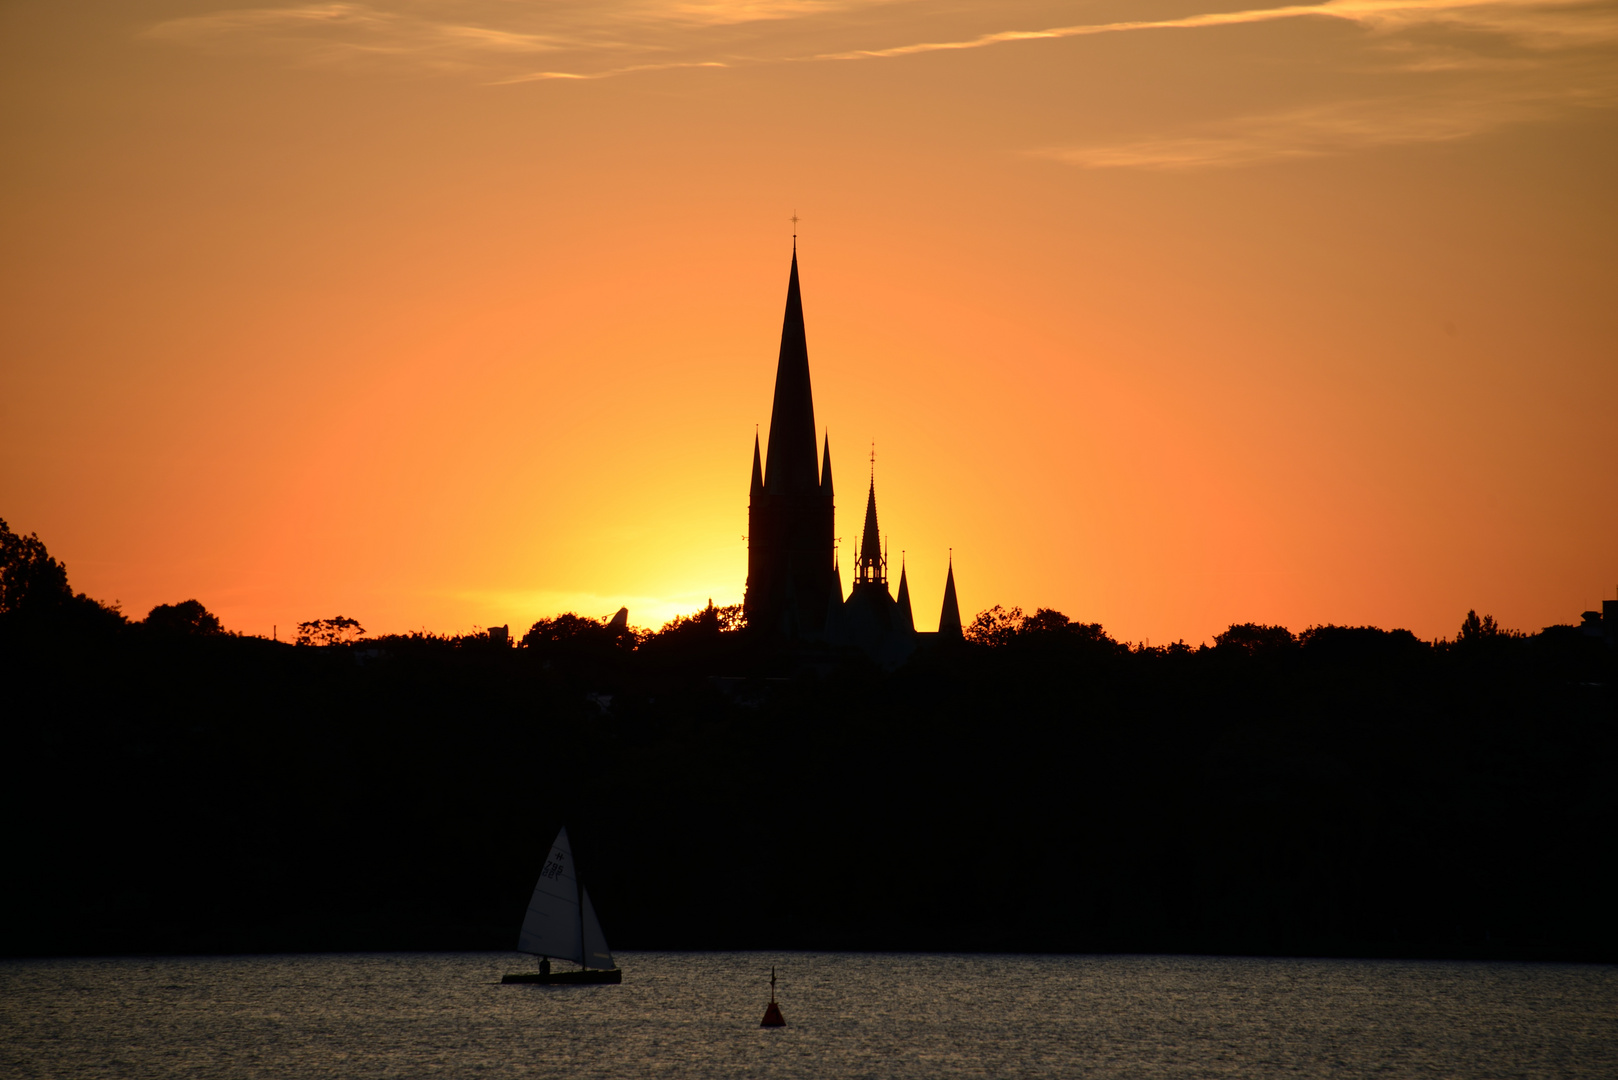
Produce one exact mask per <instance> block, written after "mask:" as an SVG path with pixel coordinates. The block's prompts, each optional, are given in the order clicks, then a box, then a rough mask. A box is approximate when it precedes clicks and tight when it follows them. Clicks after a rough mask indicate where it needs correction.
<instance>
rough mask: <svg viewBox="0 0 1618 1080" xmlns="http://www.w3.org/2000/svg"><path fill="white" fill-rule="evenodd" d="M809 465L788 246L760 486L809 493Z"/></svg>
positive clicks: (811, 434) (797, 308)
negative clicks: (788, 274) (784, 297)
mask: <svg viewBox="0 0 1618 1080" xmlns="http://www.w3.org/2000/svg"><path fill="white" fill-rule="evenodd" d="M819 473H820V470H819V469H818V468H816V464H815V403H814V395H813V394H812V393H811V392H810V389H809V343H808V339H807V338H806V336H805V334H804V329H803V297H802V295H801V294H800V292H799V289H798V249H797V244H796V243H794V244H793V248H792V275H791V277H790V278H788V280H787V309H786V315H785V317H783V318H782V320H781V354H780V358H779V359H778V360H777V361H776V366H775V403H774V405H773V407H772V408H771V410H770V441H769V447H768V453H767V455H766V456H765V459H764V487H765V489H766V490H768V491H769V492H770V494H772V495H800V494H802V495H807V494H813V493H814V492H815V491H816V489H817V488H818V487H819V486H820V476H819Z"/></svg>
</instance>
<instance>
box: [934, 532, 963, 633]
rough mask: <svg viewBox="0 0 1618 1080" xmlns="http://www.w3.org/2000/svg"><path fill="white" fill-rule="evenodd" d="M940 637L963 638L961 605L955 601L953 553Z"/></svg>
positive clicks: (940, 621) (940, 617)
mask: <svg viewBox="0 0 1618 1080" xmlns="http://www.w3.org/2000/svg"><path fill="white" fill-rule="evenodd" d="M938 635H939V636H940V637H952V638H958V637H960V636H961V605H960V603H959V602H958V601H957V600H956V599H955V556H954V554H953V553H952V554H951V555H950V560H949V576H948V577H946V578H945V579H944V610H943V611H942V612H940V613H939V616H938Z"/></svg>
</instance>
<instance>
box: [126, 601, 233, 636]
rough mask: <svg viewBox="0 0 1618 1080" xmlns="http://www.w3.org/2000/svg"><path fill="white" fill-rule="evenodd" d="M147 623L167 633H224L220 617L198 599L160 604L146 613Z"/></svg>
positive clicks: (192, 634)
mask: <svg viewBox="0 0 1618 1080" xmlns="http://www.w3.org/2000/svg"><path fill="white" fill-rule="evenodd" d="M145 625H146V626H147V627H148V628H149V629H152V630H159V631H162V632H163V633H166V634H185V635H190V636H193V637H206V636H208V635H211V634H223V633H224V632H225V628H224V627H222V626H220V625H219V617H218V616H217V615H215V614H214V613H213V612H211V611H209V610H208V609H207V608H205V607H203V606H202V604H201V603H200V602H199V601H196V600H182V601H181V602H180V603H178V604H159V605H157V606H156V607H154V608H153V609H152V610H151V611H150V612H148V613H147V615H146V621H145Z"/></svg>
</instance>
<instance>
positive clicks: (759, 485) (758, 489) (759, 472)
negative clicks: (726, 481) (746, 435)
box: [750, 431, 764, 499]
mask: <svg viewBox="0 0 1618 1080" xmlns="http://www.w3.org/2000/svg"><path fill="white" fill-rule="evenodd" d="M763 493H764V465H763V463H762V462H761V461H760V460H759V456H758V432H756V431H755V432H753V487H752V490H751V492H750V494H751V495H752V496H753V497H754V498H755V499H756V498H758V496H760V495H762V494H763Z"/></svg>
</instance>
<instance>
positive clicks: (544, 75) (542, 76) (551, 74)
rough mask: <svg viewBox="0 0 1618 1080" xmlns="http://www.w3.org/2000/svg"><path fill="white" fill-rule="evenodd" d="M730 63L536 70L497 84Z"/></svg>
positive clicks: (723, 65) (688, 62)
mask: <svg viewBox="0 0 1618 1080" xmlns="http://www.w3.org/2000/svg"><path fill="white" fill-rule="evenodd" d="M729 66H730V65H729V64H727V63H725V62H723V61H721V60H682V61H676V62H673V63H668V64H630V65H629V66H628V67H620V68H608V69H606V70H605V71H590V72H579V71H535V72H530V73H529V74H527V75H513V76H512V77H511V78H509V79H496V80H495V81H494V85H496V86H510V85H512V84H513V83H526V82H544V81H545V80H547V79H584V80H588V79H610V78H612V77H613V76H615V75H628V74H630V73H631V72H635V71H668V70H669V69H671V68H722V67H729Z"/></svg>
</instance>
